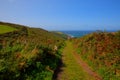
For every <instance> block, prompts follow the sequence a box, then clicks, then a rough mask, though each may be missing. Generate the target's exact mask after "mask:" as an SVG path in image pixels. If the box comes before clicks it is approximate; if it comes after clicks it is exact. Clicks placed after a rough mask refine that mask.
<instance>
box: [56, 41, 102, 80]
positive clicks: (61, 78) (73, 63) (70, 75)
mask: <svg viewBox="0 0 120 80" xmlns="http://www.w3.org/2000/svg"><path fill="white" fill-rule="evenodd" d="M66 44H67V46H66V47H65V49H64V50H63V57H62V61H63V64H64V66H62V67H61V68H60V70H61V72H60V73H59V74H58V75H57V76H58V77H57V80H102V79H101V78H100V77H99V76H98V75H97V74H96V73H95V72H93V71H92V70H91V69H90V67H89V66H88V65H87V64H86V63H85V62H84V61H83V60H82V59H81V58H80V57H79V55H78V54H76V53H75V52H74V48H73V45H72V43H71V42H69V41H66Z"/></svg>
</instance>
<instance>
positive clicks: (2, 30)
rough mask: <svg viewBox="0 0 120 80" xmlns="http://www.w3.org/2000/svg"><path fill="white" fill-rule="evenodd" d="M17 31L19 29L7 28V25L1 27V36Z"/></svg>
mask: <svg viewBox="0 0 120 80" xmlns="http://www.w3.org/2000/svg"><path fill="white" fill-rule="evenodd" d="M15 30H17V29H15V28H13V27H10V26H6V25H0V34H3V33H7V32H12V31H15Z"/></svg>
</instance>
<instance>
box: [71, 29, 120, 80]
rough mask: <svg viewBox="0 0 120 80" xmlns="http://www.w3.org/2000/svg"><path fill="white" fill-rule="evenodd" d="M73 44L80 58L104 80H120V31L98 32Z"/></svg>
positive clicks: (74, 40) (75, 40)
mask: <svg viewBox="0 0 120 80" xmlns="http://www.w3.org/2000/svg"><path fill="white" fill-rule="evenodd" d="M73 42H74V44H75V48H76V49H77V51H78V53H79V54H80V56H82V58H83V59H84V60H85V61H86V62H87V63H88V64H89V65H90V66H91V67H92V68H93V69H94V70H95V71H97V72H98V73H99V74H100V75H101V76H102V78H103V79H104V80H120V31H118V32H114V33H107V32H96V33H93V34H89V35H86V36H84V37H82V38H79V39H73Z"/></svg>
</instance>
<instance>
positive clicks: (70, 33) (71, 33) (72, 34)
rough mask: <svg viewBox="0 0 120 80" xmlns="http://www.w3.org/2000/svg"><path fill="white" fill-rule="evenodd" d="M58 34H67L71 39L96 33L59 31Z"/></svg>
mask: <svg viewBox="0 0 120 80" xmlns="http://www.w3.org/2000/svg"><path fill="white" fill-rule="evenodd" d="M60 32H62V33H64V34H67V35H69V36H71V37H82V36H85V35H87V34H90V33H93V32H97V31H92V30H90V31H69V30H68V31H67V30H66V31H60ZM105 32H115V31H114V30H111V31H105Z"/></svg>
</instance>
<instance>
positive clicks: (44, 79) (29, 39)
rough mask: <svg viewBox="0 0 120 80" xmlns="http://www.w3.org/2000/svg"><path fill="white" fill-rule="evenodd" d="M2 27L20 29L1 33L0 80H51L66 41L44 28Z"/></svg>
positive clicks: (9, 24) (13, 25)
mask: <svg viewBox="0 0 120 80" xmlns="http://www.w3.org/2000/svg"><path fill="white" fill-rule="evenodd" d="M0 25H3V26H1V29H2V28H3V27H4V26H9V27H10V28H13V29H17V30H14V31H12V32H8V33H4V34H0V80H33V79H34V80H51V79H52V76H53V74H54V70H55V69H56V67H57V65H58V63H59V61H60V59H61V49H62V48H63V46H64V39H63V38H62V37H61V36H57V35H54V34H53V33H51V32H48V31H46V30H43V29H38V28H29V27H27V26H22V25H18V24H11V23H4V22H0Z"/></svg>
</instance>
